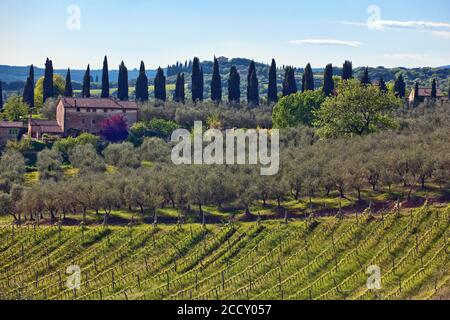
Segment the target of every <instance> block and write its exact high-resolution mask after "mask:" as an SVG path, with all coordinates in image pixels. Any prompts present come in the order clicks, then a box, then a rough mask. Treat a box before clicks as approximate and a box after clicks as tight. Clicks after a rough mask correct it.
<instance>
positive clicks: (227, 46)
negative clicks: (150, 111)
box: [0, 0, 450, 69]
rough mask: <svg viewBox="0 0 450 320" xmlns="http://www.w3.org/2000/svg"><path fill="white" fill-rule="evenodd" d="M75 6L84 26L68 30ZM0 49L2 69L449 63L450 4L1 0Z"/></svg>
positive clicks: (414, 0) (398, 0) (399, 0)
mask: <svg viewBox="0 0 450 320" xmlns="http://www.w3.org/2000/svg"><path fill="white" fill-rule="evenodd" d="M71 5H76V6H78V8H79V9H80V13H81V15H80V27H81V28H80V29H75V30H73V29H69V28H68V27H67V20H68V19H69V18H71V17H73V16H72V15H70V14H68V13H67V9H68V7H69V6H71ZM374 5H375V6H376V7H373V6H374ZM369 6H372V7H371V8H370V10H369V11H370V12H369V13H368V8H369ZM377 8H378V9H377ZM378 12H379V15H378V14H377V13H378ZM368 19H370V23H369V24H367V21H368ZM0 43H1V44H2V45H1V49H0V64H8V65H29V64H31V63H33V64H35V65H38V66H42V65H43V63H44V61H45V58H46V57H47V56H48V57H50V58H51V59H52V60H53V63H54V66H55V67H56V68H66V67H71V68H85V67H86V65H87V64H88V63H90V64H91V66H93V68H99V67H101V63H102V60H103V56H104V55H105V54H107V55H108V58H109V61H110V67H111V68H116V67H117V66H118V65H119V63H120V61H121V60H122V59H123V60H124V61H125V63H126V64H127V66H128V67H129V68H135V67H138V66H139V62H140V60H144V61H145V63H146V66H147V68H148V69H150V68H155V67H158V66H159V65H161V66H166V65H167V64H169V63H174V62H175V61H177V60H185V59H189V58H191V57H193V56H198V57H200V58H201V59H208V60H211V59H212V57H213V56H214V55H217V56H227V57H230V58H231V57H247V58H253V59H255V60H257V61H261V62H269V61H270V59H271V58H272V57H274V58H276V60H277V62H278V64H279V65H282V64H285V65H294V66H304V65H305V64H306V63H308V62H310V63H311V64H312V65H313V66H314V67H321V66H324V65H325V64H326V63H329V62H331V63H333V64H336V65H338V64H339V65H340V64H342V62H343V61H344V60H345V59H350V60H352V61H353V63H354V65H357V66H362V65H369V66H378V65H384V66H387V67H392V66H406V67H412V66H440V65H448V64H450V1H448V0H428V1H425V0H368V1H366V0H339V1H338V0H318V1H311V0H309V1H303V0H296V1H292V0H271V1H269V0H226V1H219V0H171V1H167V0H134V1H130V0H90V1H88V0H69V1H67V0H20V1H17V0H0Z"/></svg>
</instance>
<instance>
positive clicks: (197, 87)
mask: <svg viewBox="0 0 450 320" xmlns="http://www.w3.org/2000/svg"><path fill="white" fill-rule="evenodd" d="M191 78H192V89H191V90H192V101H193V102H194V103H196V102H199V101H203V80H204V79H203V71H202V70H201V66H200V60H199V58H197V57H195V58H194V60H193V62H192V75H191Z"/></svg>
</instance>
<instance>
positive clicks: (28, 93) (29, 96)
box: [23, 65, 34, 109]
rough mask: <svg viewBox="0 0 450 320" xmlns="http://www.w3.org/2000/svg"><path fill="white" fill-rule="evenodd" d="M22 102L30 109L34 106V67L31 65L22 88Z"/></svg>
mask: <svg viewBox="0 0 450 320" xmlns="http://www.w3.org/2000/svg"><path fill="white" fill-rule="evenodd" d="M23 102H25V103H26V104H28V105H29V106H30V109H33V108H34V67H33V65H31V67H30V74H29V76H28V78H27V82H26V83H25V88H24V89H23Z"/></svg>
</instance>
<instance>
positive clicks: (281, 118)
mask: <svg viewBox="0 0 450 320" xmlns="http://www.w3.org/2000/svg"><path fill="white" fill-rule="evenodd" d="M324 101H325V95H324V94H323V92H322V91H321V90H317V91H305V92H303V93H296V94H292V95H289V96H287V97H283V98H282V99H281V100H280V101H279V102H278V103H277V104H276V105H275V108H274V109H273V115H272V119H273V124H274V126H275V127H276V128H289V127H295V126H297V125H299V124H303V125H307V126H312V124H313V122H314V120H315V119H314V112H315V111H316V110H317V109H319V108H320V105H321V104H322V103H323V102H324Z"/></svg>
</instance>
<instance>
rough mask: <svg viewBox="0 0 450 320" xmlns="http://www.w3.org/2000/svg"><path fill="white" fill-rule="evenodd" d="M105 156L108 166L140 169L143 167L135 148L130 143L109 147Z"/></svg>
mask: <svg viewBox="0 0 450 320" xmlns="http://www.w3.org/2000/svg"><path fill="white" fill-rule="evenodd" d="M104 155H105V161H106V163H107V164H110V165H112V166H116V167H119V168H138V167H140V165H141V163H140V161H139V157H138V155H137V153H136V151H135V149H134V146H133V145H132V144H131V143H129V142H124V143H120V144H110V145H108V146H107V147H106V149H105V151H104Z"/></svg>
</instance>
